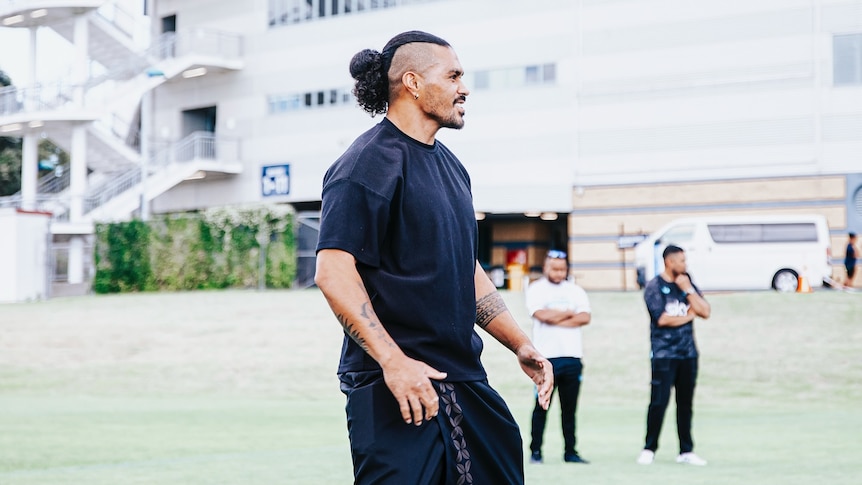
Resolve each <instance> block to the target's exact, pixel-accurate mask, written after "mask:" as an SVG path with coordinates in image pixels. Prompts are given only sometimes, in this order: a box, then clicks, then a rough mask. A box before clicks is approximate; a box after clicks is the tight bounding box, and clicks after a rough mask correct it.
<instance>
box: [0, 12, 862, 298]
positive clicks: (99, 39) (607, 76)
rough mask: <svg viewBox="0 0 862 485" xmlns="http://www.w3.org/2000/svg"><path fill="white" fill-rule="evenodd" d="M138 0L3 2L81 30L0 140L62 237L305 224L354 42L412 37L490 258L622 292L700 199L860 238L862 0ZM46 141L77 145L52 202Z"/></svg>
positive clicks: (353, 130)
mask: <svg viewBox="0 0 862 485" xmlns="http://www.w3.org/2000/svg"><path fill="white" fill-rule="evenodd" d="M144 3H145V6H146V13H147V15H148V16H147V17H144V15H143V14H144V13H145V12H143V11H140V10H138V11H127V9H124V8H122V7H123V6H124V5H123V4H121V3H120V4H118V2H117V1H104V0H103V1H97V0H27V1H20V0H6V1H5V2H2V1H0V25H2V26H4V27H8V28H27V27H29V28H31V29H35V28H36V27H37V26H42V27H44V28H51V29H54V30H56V31H58V32H60V33H61V34H62V35H64V36H65V37H66V38H67V39H69V40H70V41H72V42H74V43H75V45H76V49H75V52H76V62H75V64H74V65H75V66H78V69H76V70H74V71H73V72H74V74H75V77H74V78H73V82H71V83H61V84H59V85H58V87H57V88H56V89H55V90H53V91H52V90H49V89H45V88H36V87H27V88H26V89H21V88H20V87H19V88H18V89H15V90H7V91H6V92H5V93H3V94H0V132H2V133H3V134H6V135H16V136H21V135H24V136H25V167H26V168H25V171H24V179H25V183H24V186H23V188H22V193H21V195H20V196H19V197H18V198H17V199H16V200H17V202H16V203H18V204H20V205H23V206H25V207H27V206H30V207H35V206H39V208H46V207H47V208H49V209H51V210H54V211H55V214H56V220H55V222H54V224H53V225H52V228H53V231H54V232H55V234H58V235H59V234H67V235H69V238H70V240H71V241H72V242H73V252H74V250H75V248H77V247H83V246H84V242H85V241H86V239H85V237H86V235H87V234H90V233H91V231H92V221H95V220H112V219H124V218H129V217H132V216H134V215H142V216H144V217H146V215H147V214H148V213H149V212H155V213H162V212H173V211H186V210H195V209H199V208H203V207H208V206H213V205H224V204H232V203H243V202H257V201H271V202H274V203H290V204H293V205H294V206H295V207H296V208H297V209H298V210H300V211H303V212H304V213H306V212H307V213H310V214H311V216H310V218H311V219H313V217H314V211H316V210H317V209H318V208H319V201H320V186H321V178H322V176H323V173H324V171H325V170H326V168H327V167H328V166H329V164H330V163H332V161H334V160H335V158H336V157H338V155H340V154H341V152H342V151H343V150H344V149H345V148H346V147H347V146H348V144H349V143H350V142H351V141H352V140H353V139H354V138H355V137H356V136H357V135H358V134H359V133H361V132H362V131H364V130H365V129H367V128H368V127H370V126H371V125H372V124H373V123H376V122H377V121H378V120H377V119H372V118H370V117H368V115H367V114H365V113H364V112H363V111H361V110H360V109H359V108H357V107H356V106H355V102H354V100H353V99H352V96H351V94H350V90H351V88H352V79H351V78H350V76H349V74H348V69H347V66H348V62H349V60H350V58H351V57H352V56H353V54H354V53H356V52H358V51H359V50H361V49H363V48H373V49H377V50H380V49H382V47H383V45H384V44H385V43H386V42H387V40H388V39H389V38H391V37H392V36H393V35H395V34H397V33H399V32H401V31H405V30H413V29H419V30H426V31H429V32H432V33H434V34H436V35H439V36H441V37H443V38H445V39H447V40H448V41H449V42H450V43H451V44H452V45H453V47H454V48H455V50H456V51H457V53H458V55H459V57H460V60H461V62H462V64H463V65H464V67H465V69H466V71H467V76H466V78H467V80H468V81H467V82H468V84H469V85H470V86H471V89H472V93H471V95H470V96H469V98H468V102H467V104H466V109H467V118H466V119H467V125H466V126H465V128H464V129H463V130H460V131H451V130H447V131H443V132H440V134H439V138H440V139H441V140H442V141H443V142H444V143H446V144H447V145H448V146H449V147H450V148H452V149H453V151H454V152H455V153H456V154H457V155H458V156H459V157H460V158H461V160H462V162H464V164H465V165H466V167H467V168H468V170H469V171H470V173H471V177H472V180H473V187H474V201H475V206H476V210H477V219H480V221H479V226H480V234H481V241H480V248H479V249H480V260H481V262H482V263H483V264H485V265H487V266H488V267H489V268H492V267H504V266H507V265H508V263H511V262H520V263H524V264H526V266H527V267H528V268H531V269H533V270H535V269H536V267H537V266H538V265H540V264H541V258H542V256H543V254H544V252H545V251H546V250H547V249H549V248H550V247H558V248H561V247H568V249H569V250H570V262H571V265H572V269H573V273H574V275H575V276H576V278H578V280H579V281H580V282H581V283H582V284H583V285H584V286H585V287H587V288H604V289H618V288H622V287H625V288H633V287H634V285H635V278H634V268H633V264H632V255H631V251H629V250H621V249H619V245H618V242H619V240H620V236H621V235H633V234H639V233H642V232H649V231H651V230H653V229H655V228H657V227H658V226H660V225H661V224H663V223H664V222H666V221H667V220H669V219H671V218H673V217H676V216H678V215H691V214H697V213H703V212H769V213H773V212H774V213H787V212H791V213H792V212H817V213H823V214H825V215H826V216H827V217H828V219H829V222H830V227H831V229H832V231H833V237H834V242H833V248H834V252H835V255H834V257H835V258H836V262H837V261H838V260H839V259H840V258H841V257H842V256H843V241H844V239H843V237H844V234H845V233H846V232H847V230H856V231H857V232H862V155H860V153H862V0H850V1H848V0H843V1H838V0H745V1H743V0H725V1H722V2H716V1H705V0H579V1H570V0H536V1H533V2H516V1H512V0H495V1H492V0H436V1H434V0H425V1H417V0H413V1H408V0H147V1H146V2H144ZM140 26H145V27H144V29H143V30H147V28H146V26H149V34H150V35H149V36H146V35H141V34H140V33H139V31H140V30H141V29H140ZM31 37H33V38H35V35H33V36H31ZM147 37H149V39H151V41H149V44H150V45H151V47H149V48H145V47H144V44H147V42H148V41H147ZM31 49H33V53H34V56H38V55H39V50H38V48H36V47H31ZM87 59H89V60H90V62H88V61H87ZM85 66H88V67H89V69H88V68H86V67H85ZM13 99H14V102H12V101H10V100H13ZM115 120H124V121H123V122H116V121H115ZM139 124H140V127H141V134H140V136H137V130H136V127H137V126H138V125H139ZM42 134H44V135H45V136H47V137H49V138H51V139H52V140H56V141H57V143H58V144H60V145H61V146H64V147H66V148H67V150H68V151H69V152H70V153H71V155H72V170H71V179H70V181H69V183H68V184H67V185H65V186H61V187H59V188H53V189H51V190H53V193H54V194H55V195H50V196H46V195H44V194H45V193H46V192H47V191H48V189H47V188H45V187H44V186H40V183H39V182H37V180H36V176H35V168H33V164H34V160H33V157H34V155H33V150H34V146H35V140H36V139H37V137H38V136H42ZM28 140H29V141H28ZM137 140H140V142H138V141H137ZM27 147H29V149H28V148H27ZM142 152H143V153H145V154H146V156H143V157H142V156H141V155H140V153H142ZM28 157H29V158H28ZM88 172H89V173H88ZM141 174H146V175H145V176H144V177H141ZM142 179H143V180H142ZM141 194H143V197H142V196H141ZM142 199H143V200H144V201H145V202H146V203H145V204H143V210H141V209H140V206H141V204H140V201H141V200H142ZM7 203H10V202H7ZM58 237H59V236H58ZM75 244H77V246H75ZM84 255H85V252H84V251H82V252H81V253H80V255H79V256H70V263H69V264H70V269H69V279H70V281H71V282H76V281H83V280H84V279H85V273H86V271H85V266H86V264H85V263H84V262H78V260H79V259H80V260H82V261H83V259H84Z"/></svg>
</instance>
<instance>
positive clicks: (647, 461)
mask: <svg viewBox="0 0 862 485" xmlns="http://www.w3.org/2000/svg"><path fill="white" fill-rule="evenodd" d="M653 460H655V452H654V451H652V450H642V451H641V454H640V455H638V459H637V463H638V465H652V462H653Z"/></svg>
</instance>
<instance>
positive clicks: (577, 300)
mask: <svg viewBox="0 0 862 485" xmlns="http://www.w3.org/2000/svg"><path fill="white" fill-rule="evenodd" d="M543 275H544V276H543V277H542V278H540V279H538V280H536V281H534V282H533V283H531V284H530V285H529V286H528V287H527V291H526V299H527V301H526V303H527V311H528V312H529V313H530V316H531V317H532V318H533V345H534V346H535V347H536V349H537V350H538V351H539V352H541V353H542V355H544V356H545V357H546V358H547V359H548V360H549V361H551V363H552V364H553V366H554V390H553V392H556V391H557V390H559V398H560V411H561V413H562V419H561V421H562V428H563V440H564V443H565V449H564V450H563V461H565V462H567V463H589V462H588V461H587V460H585V459H583V458H581V456H580V455H579V454H578V452H577V449H576V447H575V445H576V439H575V412H576V411H577V407H578V394H579V393H580V390H581V379H582V372H583V363H582V362H581V358H582V357H583V345H582V342H581V327H582V326H584V325H587V324H588V323H590V301H589V299H588V298H587V293H586V292H585V291H584V289H583V288H581V287H580V286H578V285H576V284H575V283H573V282H571V281H569V280H568V276H569V260H568V256H567V255H566V253H565V252H563V251H557V250H551V251H548V254H547V257H546V258H545V264H544V268H543ZM552 397H553V393H552ZM547 414H548V411H547V410H545V409H544V408H542V406H541V405H540V404H539V402H538V400H537V401H536V406H535V409H533V421H532V433H531V434H532V436H531V438H532V439H531V442H530V451H531V455H530V463H542V462H543V459H542V439H543V435H544V431H545V421H546V418H547Z"/></svg>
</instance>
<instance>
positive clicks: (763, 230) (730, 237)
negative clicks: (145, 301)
mask: <svg viewBox="0 0 862 485" xmlns="http://www.w3.org/2000/svg"><path fill="white" fill-rule="evenodd" d="M707 228H708V229H709V235H710V236H712V240H713V241H715V242H716V243H783V242H817V226H815V225H814V223H812V222H802V223H785V224H708V225H707Z"/></svg>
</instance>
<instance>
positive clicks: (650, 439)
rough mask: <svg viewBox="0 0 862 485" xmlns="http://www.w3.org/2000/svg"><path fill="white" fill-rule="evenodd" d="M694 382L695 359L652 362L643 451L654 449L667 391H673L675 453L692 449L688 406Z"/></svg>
mask: <svg viewBox="0 0 862 485" xmlns="http://www.w3.org/2000/svg"><path fill="white" fill-rule="evenodd" d="M696 382H697V358H693V359H652V390H651V397H650V403H649V408H648V409H647V433H646V443H645V444H644V449H647V450H652V451H655V450H657V449H658V437H659V434H661V426H662V423H663V422H664V415H665V411H666V410H667V405H668V403H669V402H670V390H671V388H675V390H676V431H677V434H678V435H679V452H680V453H688V452H689V451H692V450H693V449H694V441H693V440H692V438H691V417H692V415H693V408H692V403H693V401H694V386H695V383H696Z"/></svg>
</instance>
